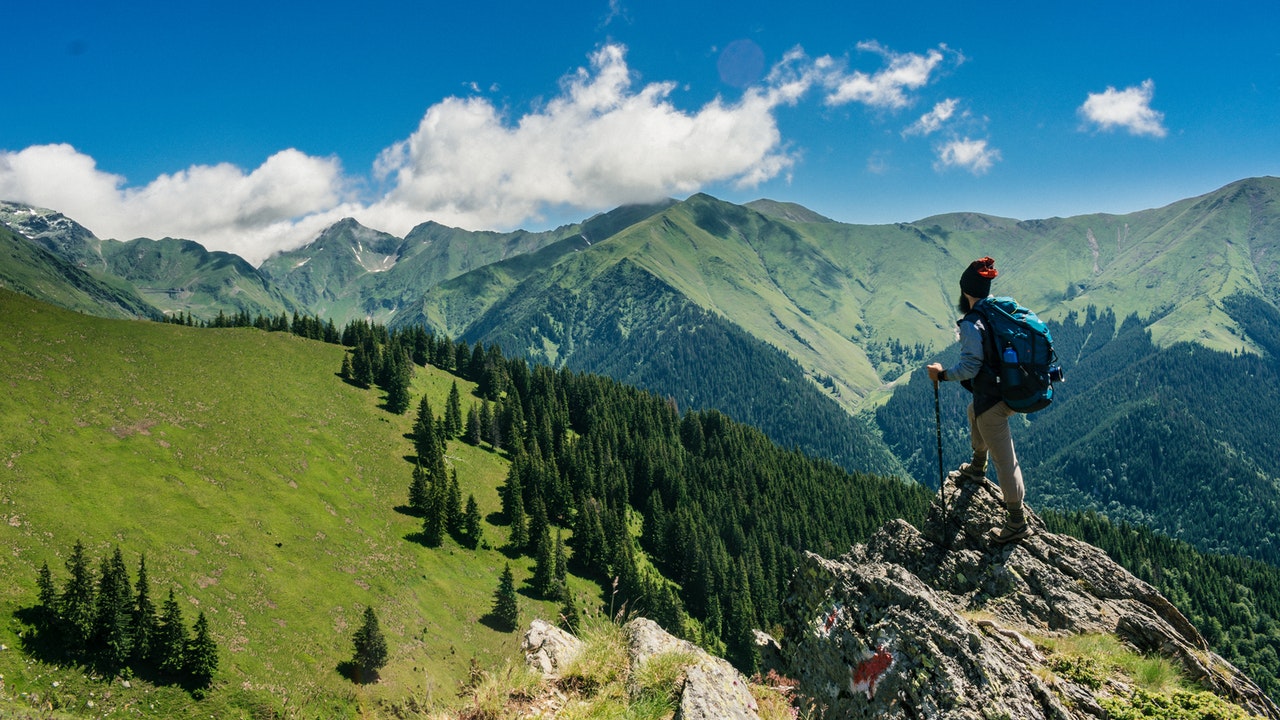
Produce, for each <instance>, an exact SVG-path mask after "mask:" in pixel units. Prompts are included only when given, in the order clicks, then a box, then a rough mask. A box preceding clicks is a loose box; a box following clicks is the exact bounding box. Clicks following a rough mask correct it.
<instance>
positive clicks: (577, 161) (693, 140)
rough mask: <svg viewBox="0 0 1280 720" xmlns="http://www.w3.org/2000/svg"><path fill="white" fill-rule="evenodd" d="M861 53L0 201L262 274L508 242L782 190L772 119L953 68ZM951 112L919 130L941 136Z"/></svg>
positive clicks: (4, 180)
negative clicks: (368, 163)
mask: <svg viewBox="0 0 1280 720" xmlns="http://www.w3.org/2000/svg"><path fill="white" fill-rule="evenodd" d="M612 7H614V8H615V9H619V10H620V9H621V4H618V3H615V4H614V5H613V6H612ZM859 47H860V48H861V49H863V50H868V51H871V52H874V53H877V54H879V55H881V56H882V57H883V58H884V60H885V67H884V68H882V69H881V70H879V71H877V72H874V73H869V74H868V73H864V72H861V71H853V72H850V71H848V70H847V69H846V68H845V67H844V64H845V63H844V62H843V61H838V60H835V59H833V58H831V57H829V56H821V57H817V58H811V57H809V56H807V55H806V54H805V53H804V51H803V50H802V49H800V48H798V47H797V48H795V49H793V50H792V51H790V52H788V53H787V54H786V55H785V56H784V57H783V58H782V59H781V60H780V61H779V62H778V63H777V64H775V65H774V66H773V67H772V68H770V70H769V71H768V73H767V74H766V75H765V76H764V78H763V79H762V80H761V81H760V82H758V83H755V84H751V85H749V86H747V87H746V88H744V89H743V91H742V92H741V94H740V96H739V97H737V98H736V99H725V98H722V97H717V98H715V99H713V100H711V101H710V102H707V103H706V104H704V105H702V106H701V107H697V108H692V109H687V108H680V107H677V105H676V104H675V103H674V102H673V100H672V95H673V93H674V92H675V90H676V88H677V86H676V84H675V83H673V82H649V83H644V84H641V83H639V82H638V81H637V79H636V77H635V75H634V73H633V72H632V71H631V69H630V68H629V67H628V65H627V62H626V57H625V56H626V49H625V48H624V47H623V46H621V45H617V44H610V45H605V46H602V47H601V48H600V49H598V50H597V51H596V52H595V53H593V54H592V55H591V56H590V62H589V64H588V67H583V68H580V69H578V70H577V71H576V72H573V73H570V74H569V75H568V76H566V77H564V78H562V79H561V81H560V85H559V88H558V90H557V92H556V93H555V94H554V95H553V96H552V97H551V98H550V100H548V101H546V102H544V103H541V104H540V105H538V106H536V107H534V108H532V109H530V110H528V111H527V112H525V113H523V114H521V115H515V116H512V115H509V114H508V111H506V110H504V109H501V108H499V107H496V106H495V105H494V104H493V103H491V102H490V101H489V100H487V99H486V98H484V97H481V96H479V93H478V92H476V90H475V88H478V87H480V85H479V84H475V85H471V86H470V87H471V88H472V94H471V95H470V96H468V97H449V98H446V99H443V100H441V101H439V102H437V103H435V104H434V105H432V106H431V107H429V108H428V109H427V111H426V113H425V114H424V116H423V117H422V120H421V122H420V123H419V124H418V127H417V128H416V129H415V130H414V132H413V133H412V134H411V135H409V137H407V138H406V139H404V140H402V141H400V142H397V143H395V144H394V145H392V146H391V147H388V148H386V149H385V150H384V151H383V152H382V153H381V154H380V155H379V156H378V158H377V160H376V161H375V163H374V165H373V167H372V168H371V169H370V173H369V175H370V176H371V177H361V176H356V177H350V176H347V175H345V174H344V169H343V167H342V165H341V163H340V162H339V161H338V159H337V158H332V157H328V158H326V157H314V156H310V155H307V154H305V153H302V152H300V151H298V150H294V149H287V150H282V151H280V152H277V153H276V154H274V155H272V156H271V157H270V158H268V159H267V160H266V161H265V162H263V163H262V164H261V165H260V166H259V167H257V168H255V169H252V170H247V171H246V170H244V169H241V168H239V167H236V166H234V165H230V164H225V163H224V164H218V165H197V166H192V167H189V168H187V169H185V170H181V171H179V172H175V173H172V174H166V175H162V176H160V177H158V178H156V179H154V180H152V181H150V182H148V183H147V184H145V185H143V186H129V185H128V183H127V181H126V179H125V178H124V177H122V176H119V175H115V174H112V173H110V172H106V171H104V170H102V169H99V168H98V167H97V164H96V162H95V160H94V159H93V158H92V157H89V156H88V155H85V154H83V153H81V152H79V151H77V150H76V149H75V148H73V147H71V146H69V145H43V146H33V147H29V148H26V149H24V150H20V151H16V152H7V151H3V150H0V198H4V199H8V200H15V201H18V202H25V203H29V204H32V205H39V206H42V207H48V208H53V209H56V210H59V211H61V212H64V213H66V214H67V215H69V216H71V217H73V218H74V219H76V220H78V221H79V222H81V223H83V224H84V225H86V226H87V227H89V228H90V229H92V230H93V231H94V232H95V233H97V234H98V235H99V236H101V237H109V238H116V239H121V240H127V239H132V238H134V237H153V238H155V237H162V236H166V235H168V236H174V237H183V238H189V239H193V240H197V241H199V242H201V243H202V244H204V245H205V246H206V247H209V248H210V249H217V250H227V251H231V252H235V253H237V254H239V255H241V256H242V257H244V258H245V259H247V260H249V261H250V262H254V263H258V262H261V261H262V260H263V259H265V258H266V257H268V256H269V255H271V254H272V253H274V252H278V251H280V250H286V249H290V248H293V247H298V246H300V245H303V244H305V243H306V242H309V241H310V240H312V239H314V237H315V236H316V234H317V233H318V232H319V231H320V230H322V229H323V228H324V227H325V226H327V225H329V224H331V223H332V222H335V221H336V220H338V219H341V218H342V217H346V216H350V217H355V218H356V219H357V220H359V221H360V222H361V223H364V224H365V225H368V226H371V227H374V228H377V229H380V230H384V231H387V232H391V233H394V234H398V235H403V234H405V233H407V232H408V231H409V230H410V229H412V228H413V227H414V226H415V225H417V224H419V223H422V222H424V221H426V220H428V219H430V220H436V221H437V222H441V223H445V224H450V225H456V226H460V227H466V228H471V229H503V228H511V227H516V226H518V225H520V224H522V223H526V222H531V221H532V222H537V221H539V220H540V219H541V217H542V214H543V213H546V212H548V211H549V210H552V209H554V210H556V211H563V210H564V209H566V208H572V209H578V210H583V211H588V212H590V211H598V210H602V209H608V208H610V207H613V206H616V205H620V204H625V203H633V202H643V201H648V200H655V199H658V198H661V197H665V196H670V195H680V194H688V193H692V192H696V191H698V190H701V189H703V188H704V187H706V186H708V185H712V184H720V183H729V184H732V185H735V186H738V187H751V186H755V185H757V184H759V183H762V182H764V181H767V180H770V179H773V178H777V177H786V176H787V174H788V173H789V172H790V170H791V168H792V167H793V166H794V165H795V164H796V162H797V158H798V157H799V151H798V150H796V149H794V148H793V147H791V146H790V145H789V144H788V143H786V142H785V141H784V139H783V137H782V133H781V131H780V130H779V127H778V123H777V113H778V109H779V108H780V107H782V106H790V105H795V104H796V103H798V102H800V100H801V99H802V98H803V97H805V96H806V95H807V94H808V93H810V92H812V91H815V90H818V91H820V92H821V94H822V95H823V100H824V101H825V102H826V103H827V104H828V105H840V104H845V103H852V102H857V103H863V104H865V105H867V106H869V107H873V108H877V109H880V108H888V109H896V108H899V107H903V106H906V105H908V104H910V102H912V101H913V98H912V97H911V93H912V92H913V91H915V90H917V89H919V88H921V87H922V86H924V85H925V84H927V83H928V82H930V80H931V79H932V78H933V77H934V75H935V74H936V73H937V71H938V68H939V67H940V66H941V65H942V63H943V62H944V61H945V60H946V58H947V57H948V56H952V54H951V53H950V51H947V50H946V47H945V46H940V47H939V48H938V49H934V50H930V51H928V52H927V53H925V54H912V53H905V54H904V53H896V52H893V51H891V50H889V49H887V48H885V47H882V46H881V45H879V44H877V43H864V44H862V45H860V46H859ZM954 103H955V101H951V100H948V101H945V102H944V103H940V104H939V105H938V106H936V107H935V108H934V110H933V111H932V112H931V113H929V115H926V116H925V117H924V118H921V120H920V121H919V123H918V124H919V125H920V127H921V128H925V127H926V126H927V125H928V124H929V123H937V124H941V123H942V122H944V121H945V120H946V119H947V117H949V114H950V113H952V112H954V108H955V105H954ZM929 118H931V119H929ZM930 132H932V130H930ZM966 142H972V143H975V144H974V145H959V146H957V147H955V148H951V149H948V150H946V151H945V153H944V155H943V160H940V162H942V163H943V164H945V165H947V166H961V167H966V168H968V169H970V170H971V171H974V172H984V171H985V170H986V168H989V167H990V165H991V162H992V161H993V160H994V159H997V158H998V157H999V154H998V152H996V151H994V150H990V149H988V148H987V147H986V144H985V141H966ZM370 179H372V180H374V181H375V182H372V183H371V182H369V180H370ZM369 187H380V188H383V190H379V191H377V193H372V194H371V191H369V190H368V188H369ZM355 188H365V193H366V194H365V195H363V196H357V195H356V193H355V190H354V189H355Z"/></svg>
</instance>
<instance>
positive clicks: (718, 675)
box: [623, 618, 759, 720]
mask: <svg viewBox="0 0 1280 720" xmlns="http://www.w3.org/2000/svg"><path fill="white" fill-rule="evenodd" d="M623 629H624V630H625V631H626V634H627V646H628V650H629V652H630V656H631V666H632V668H633V669H634V668H638V667H640V666H641V665H643V664H644V663H645V662H648V661H649V660H650V659H652V658H653V657H654V656H656V655H661V654H663V653H670V652H679V653H687V654H689V655H691V656H692V657H694V658H695V661H694V662H693V663H692V664H690V665H689V667H688V668H687V669H686V671H685V681H684V688H683V689H682V691H681V694H680V708H679V709H678V710H677V711H676V715H675V720H759V716H758V715H757V714H756V702H755V698H754V697H752V696H751V692H750V690H749V689H748V687H747V679H746V678H745V677H743V675H742V673H740V672H738V671H737V670H735V669H734V668H733V666H732V665H730V664H729V663H728V661H726V660H723V659H721V658H718V657H713V656H712V655H709V654H708V653H707V652H706V651H705V650H703V649H702V648H699V647H698V646H697V645H694V644H693V643H691V642H688V641H686V640H681V639H679V638H676V637H674V636H672V635H671V634H670V633H668V632H667V631H665V630H663V629H662V627H661V626H659V625H658V624H657V623H655V622H654V621H652V620H649V619H647V618H636V619H634V620H631V621H630V622H628V623H627V624H626V625H624V626H623Z"/></svg>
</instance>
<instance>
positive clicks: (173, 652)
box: [155, 588, 187, 678]
mask: <svg viewBox="0 0 1280 720" xmlns="http://www.w3.org/2000/svg"><path fill="white" fill-rule="evenodd" d="M186 653H187V626H186V625H183V624H182V608H181V607H179V606H178V601H177V599H175V598H174V596H173V589H172V588H171V589H170V590H169V599H167V600H165V601H164V608H163V609H162V610H161V611H160V631H159V632H158V633H157V634H156V643H155V664H156V669H158V670H159V671H160V672H162V673H164V674H165V675H167V676H169V677H172V678H178V677H182V673H183V670H185V669H186V657H185V656H186Z"/></svg>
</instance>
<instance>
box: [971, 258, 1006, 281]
mask: <svg viewBox="0 0 1280 720" xmlns="http://www.w3.org/2000/svg"><path fill="white" fill-rule="evenodd" d="M972 265H973V269H974V270H975V271H977V273H978V276H979V277H984V278H986V279H988V280H993V279H995V277H996V276H997V275H999V274H1000V273H999V272H998V271H997V270H996V261H995V260H992V259H991V258H989V257H984V258H978V259H977V260H974V261H973V263H972Z"/></svg>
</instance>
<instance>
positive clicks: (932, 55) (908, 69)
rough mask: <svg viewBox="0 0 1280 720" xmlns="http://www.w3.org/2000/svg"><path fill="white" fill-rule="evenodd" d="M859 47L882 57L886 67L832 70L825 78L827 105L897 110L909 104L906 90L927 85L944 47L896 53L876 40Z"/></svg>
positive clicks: (942, 56)
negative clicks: (836, 71) (864, 105)
mask: <svg viewBox="0 0 1280 720" xmlns="http://www.w3.org/2000/svg"><path fill="white" fill-rule="evenodd" d="M858 49H859V50H865V51H869V52H873V53H876V54H878V55H881V56H882V57H884V59H885V61H886V63H887V67H885V68H883V69H882V70H879V71H877V72H874V73H865V72H862V71H861V70H855V71H853V72H852V73H851V74H847V75H846V74H843V73H833V74H832V75H830V76H829V78H828V80H827V83H826V84H827V86H828V93H827V96H826V98H825V100H826V103H827V104H828V105H844V104H846V103H850V102H860V103H864V104H866V105H869V106H871V107H876V108H887V109H898V108H902V107H906V106H907V105H908V104H910V99H909V98H908V96H907V91H908V90H917V89H919V88H922V87H924V86H925V85H926V84H928V82H929V80H930V78H931V77H932V76H933V74H934V72H935V71H936V70H938V68H939V66H941V65H942V61H943V59H944V55H943V52H944V51H945V50H946V46H945V45H944V46H941V47H939V48H936V49H933V50H930V51H929V52H927V53H925V54H924V55H920V54H917V53H897V52H894V51H892V50H890V49H888V48H886V47H884V46H882V45H880V44H879V43H877V42H873V41H869V42H862V43H859V44H858Z"/></svg>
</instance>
